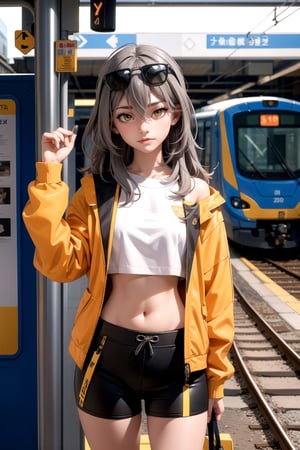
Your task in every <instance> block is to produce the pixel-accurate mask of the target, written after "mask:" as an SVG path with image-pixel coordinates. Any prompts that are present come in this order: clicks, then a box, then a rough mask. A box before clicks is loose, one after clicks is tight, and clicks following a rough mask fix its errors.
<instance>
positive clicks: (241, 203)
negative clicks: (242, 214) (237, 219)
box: [230, 197, 250, 209]
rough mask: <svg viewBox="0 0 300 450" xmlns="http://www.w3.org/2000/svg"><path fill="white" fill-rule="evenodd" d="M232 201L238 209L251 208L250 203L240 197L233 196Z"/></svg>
mask: <svg viewBox="0 0 300 450" xmlns="http://www.w3.org/2000/svg"><path fill="white" fill-rule="evenodd" d="M230 202H231V204H232V206H233V207H234V208H236V209H247V208H250V205H249V203H247V202H245V200H242V199H241V198H240V197H231V198H230Z"/></svg>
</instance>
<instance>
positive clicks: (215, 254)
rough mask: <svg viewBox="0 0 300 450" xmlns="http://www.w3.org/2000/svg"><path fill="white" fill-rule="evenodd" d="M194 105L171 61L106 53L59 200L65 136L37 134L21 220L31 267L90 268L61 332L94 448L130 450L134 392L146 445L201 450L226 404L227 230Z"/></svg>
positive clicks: (135, 431) (152, 53) (150, 51)
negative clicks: (197, 134) (72, 181)
mask: <svg viewBox="0 0 300 450" xmlns="http://www.w3.org/2000/svg"><path fill="white" fill-rule="evenodd" d="M193 113H194V110H193V107H192V104H191V102H190V99H189V97H188V95H187V91H186V87H185V81H184V78H183V76H182V73H181V70H180V68H179V66H178V64H177V63H176V62H175V60H174V59H173V58H172V57H170V56H169V55H168V54H167V53H165V52H164V51H163V50H161V49H159V48H156V47H152V46H148V45H128V46H125V47H122V48H120V49H118V50H117V51H115V52H114V53H113V54H112V55H111V56H110V57H109V58H108V60H107V61H106V62H105V63H104V65H103V67H102V70H101V73H100V75H99V80H98V85H97V92H96V103H95V106H94V109H93V111H92V113H91V117H90V120H89V122H88V124H87V126H86V129H85V132H84V136H83V146H84V149H85V150H86V151H88V152H89V157H90V167H89V169H90V170H89V172H90V173H88V174H87V175H86V176H84V177H83V178H82V181H81V184H82V186H81V188H80V189H79V190H78V191H77V192H76V193H75V195H74V197H73V199H72V200H71V202H70V205H69V208H68V211H67V214H66V218H64V213H65V210H66V208H67V201H68V188H67V186H66V184H65V183H64V182H62V181H61V178H60V173H61V167H62V162H63V160H64V159H65V158H67V156H68V155H69V153H70V152H71V150H72V148H73V146H74V141H75V138H76V135H75V134H74V132H72V131H69V130H66V129H63V128H58V129H57V130H54V131H52V132H46V133H44V134H43V137H42V158H43V161H42V162H38V163H37V179H36V180H35V181H33V182H32V183H31V184H30V185H29V201H28V203H27V205H26V206H25V209H24V212H23V217H24V221H25V224H26V226H27V228H28V231H29V233H30V235H31V238H32V240H33V242H34V245H35V248H36V250H35V257H34V264H35V267H36V268H37V269H38V270H39V271H40V272H41V273H42V274H44V275H45V276H47V277H49V278H50V279H51V280H54V281H58V282H69V281H72V280H75V279H76V278H79V277H81V276H82V275H84V274H87V276H88V287H87V289H86V291H85V292H84V294H83V296H82V299H81V302H80V305H79V308H78V311H77V314H76V317H75V321H74V327H73V330H72V336H71V340H70V346H69V349H70V353H71V355H72V357H73V358H74V360H75V363H76V369H75V382H74V385H75V398H76V402H77V405H78V412H79V416H80V420H81V424H82V427H83V430H84V433H85V435H86V437H87V440H88V442H89V445H90V447H91V449H92V450H119V449H122V450H137V449H138V448H139V433H140V428H141V401H142V400H143V405H144V409H145V413H146V415H147V427H148V433H149V438H150V443H151V449H152V450H169V449H172V450H196V449H197V450H199V449H201V448H202V445H203V441H204V436H205V431H206V425H207V421H209V420H210V418H211V414H212V410H214V411H215V414H216V416H217V420H219V419H220V417H221V415H222V413H223V411H224V403H223V395H224V382H225V380H226V379H228V378H229V377H230V376H231V375H232V374H233V368H232V366H231V364H230V362H229V360H228V358H227V354H228V351H229V349H230V346H231V343H232V340H233V290H232V280H231V267H230V258H229V252H228V245H227V239H226V234H225V229H224V224H223V218H222V214H221V211H220V206H221V205H222V203H223V202H224V200H223V199H222V198H221V196H220V195H219V193H218V192H216V191H215V190H214V189H213V188H211V187H209V185H208V180H209V176H208V174H207V172H206V171H205V170H204V168H202V167H201V165H200V163H199V160H198V158H197V148H196V144H195V141H194V138H193V135H192V132H191V129H192V125H193V124H192V120H193Z"/></svg>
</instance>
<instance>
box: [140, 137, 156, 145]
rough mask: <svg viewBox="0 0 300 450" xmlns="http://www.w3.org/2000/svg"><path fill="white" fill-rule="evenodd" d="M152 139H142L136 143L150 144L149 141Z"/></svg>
mask: <svg viewBox="0 0 300 450" xmlns="http://www.w3.org/2000/svg"><path fill="white" fill-rule="evenodd" d="M152 140H153V139H151V138H143V139H140V140H139V141H138V142H139V143H140V144H145V142H150V141H152Z"/></svg>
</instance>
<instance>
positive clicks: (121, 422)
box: [78, 409, 141, 450]
mask: <svg viewBox="0 0 300 450" xmlns="http://www.w3.org/2000/svg"><path fill="white" fill-rule="evenodd" d="M78 414H79V418H80V422H81V426H82V429H83V432H84V434H85V436H86V439H87V441H88V443H89V446H90V448H91V450H139V444H140V427H141V416H140V415H137V416H134V417H130V418H127V419H118V420H114V419H102V418H101V417H95V416H92V415H90V414H87V413H86V412H84V411H82V410H80V409H78Z"/></svg>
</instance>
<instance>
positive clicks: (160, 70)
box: [104, 64, 176, 91]
mask: <svg viewBox="0 0 300 450" xmlns="http://www.w3.org/2000/svg"><path fill="white" fill-rule="evenodd" d="M136 70H139V71H140V72H141V76H142V79H143V81H144V83H146V84H147V85H148V86H160V85H161V84H164V83H165V82H166V80H167V78H168V74H169V73H172V74H173V75H175V73H174V71H173V69H172V67H171V66H169V65H168V64H147V65H146V66H142V67H136V68H134V69H120V70H116V71H115V72H110V73H107V74H106V75H105V76H104V80H105V82H106V83H107V85H108V86H109V88H110V89H111V90H112V91H123V90H125V89H127V88H128V86H129V83H130V80H131V76H132V72H134V71H136ZM175 76H176V75H175Z"/></svg>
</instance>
